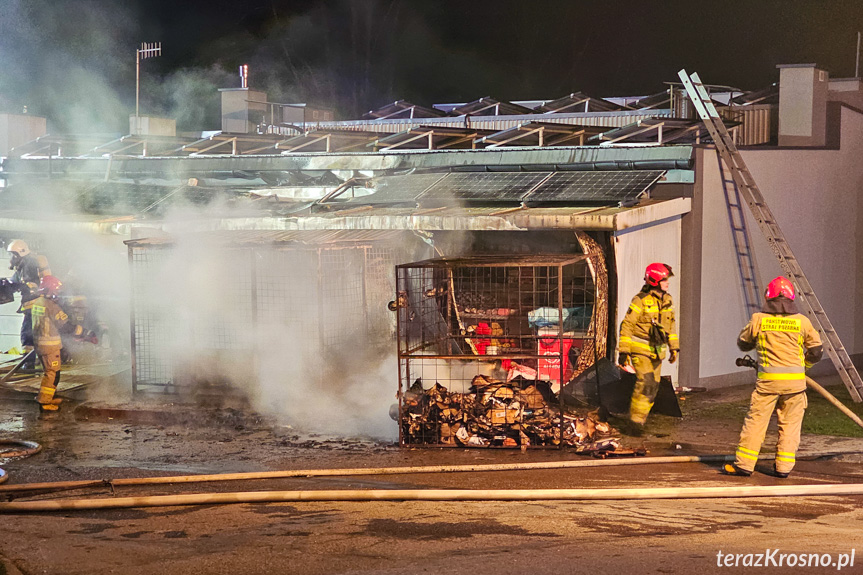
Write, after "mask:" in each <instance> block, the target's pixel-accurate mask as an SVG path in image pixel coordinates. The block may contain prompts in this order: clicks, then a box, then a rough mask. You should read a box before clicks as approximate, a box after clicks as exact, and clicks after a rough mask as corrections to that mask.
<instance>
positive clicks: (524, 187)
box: [417, 172, 549, 205]
mask: <svg viewBox="0 0 863 575" xmlns="http://www.w3.org/2000/svg"><path fill="white" fill-rule="evenodd" d="M548 175H549V173H548V172H503V173H488V172H474V173H471V172H467V173H464V172H463V173H453V174H449V175H448V176H447V177H446V178H444V179H443V180H441V181H439V182H438V183H436V184H435V185H434V186H432V187H431V188H429V189H428V190H426V191H425V192H423V193H422V194H421V195H420V196H419V197H418V198H417V202H418V203H419V204H420V205H431V204H441V203H444V204H446V203H449V202H450V201H452V200H456V201H459V202H464V201H479V202H519V201H521V198H523V197H524V196H525V194H527V193H528V192H529V191H530V190H531V189H533V188H534V187H535V186H536V185H537V184H538V183H540V182H541V181H542V180H543V179H545V178H547V177H548Z"/></svg>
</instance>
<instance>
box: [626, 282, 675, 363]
mask: <svg viewBox="0 0 863 575" xmlns="http://www.w3.org/2000/svg"><path fill="white" fill-rule="evenodd" d="M653 326H657V327H659V328H661V329H662V331H663V332H664V333H665V336H666V337H667V339H668V342H667V345H666V344H665V343H664V342H659V341H651V337H650V333H651V328H652V327H653ZM654 331H656V330H654ZM654 339H655V338H654ZM667 349H672V350H674V351H679V350H680V342H679V340H678V337H677V325H676V322H675V319H674V304H673V302H672V301H671V296H670V295H669V294H667V293H665V292H663V291H661V290H659V289H651V290H650V291H644V290H642V291H640V292H638V293H637V294H636V295H635V297H634V298H632V303H630V304H629V309H628V310H626V315H625V316H624V317H623V321H622V322H621V324H620V341H619V342H618V351H619V352H620V353H630V354H638V355H645V356H647V357H649V358H651V359H665V352H666V350H667Z"/></svg>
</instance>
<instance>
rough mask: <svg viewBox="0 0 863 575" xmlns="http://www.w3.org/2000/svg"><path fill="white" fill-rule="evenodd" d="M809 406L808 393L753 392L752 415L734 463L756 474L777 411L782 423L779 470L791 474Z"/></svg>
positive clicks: (747, 421)
mask: <svg viewBox="0 0 863 575" xmlns="http://www.w3.org/2000/svg"><path fill="white" fill-rule="evenodd" d="M807 405H808V402H807V399H806V392H805V391H798V392H797V393H782V394H776V393H764V392H761V391H758V390H757V389H756V390H755V391H753V392H752V397H751V398H750V402H749V413H747V414H746V420H745V421H744V422H743V430H742V431H741V432H740V442H739V443H738V445H737V453H736V454H735V457H734V463H735V465H737V467H739V468H741V469H746V470H749V471H752V470H753V469H755V463H756V462H757V461H758V453H759V451H760V450H761V444H762V443H763V442H764V436H765V435H766V433H767V425H768V424H769V423H770V416H771V415H772V414H773V410H774V409H775V410H776V421H777V423H778V424H779V440H778V441H777V442H776V462H775V463H776V471H778V472H780V473H790V472H791V470H792V469H793V468H794V463H795V462H796V459H795V457H796V455H797V447H798V446H799V445H800V427H801V425H802V424H803V412H804V411H806V406H807Z"/></svg>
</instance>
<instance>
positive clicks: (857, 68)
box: [854, 32, 860, 78]
mask: <svg viewBox="0 0 863 575" xmlns="http://www.w3.org/2000/svg"><path fill="white" fill-rule="evenodd" d="M854 77H855V78H859V77H860V32H857V57H856V58H855V63H854Z"/></svg>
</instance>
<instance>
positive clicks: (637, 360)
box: [629, 355, 662, 425]
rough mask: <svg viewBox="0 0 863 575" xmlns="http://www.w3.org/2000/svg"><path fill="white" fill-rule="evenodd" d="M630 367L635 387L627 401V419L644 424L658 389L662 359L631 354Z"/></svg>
mask: <svg viewBox="0 0 863 575" xmlns="http://www.w3.org/2000/svg"><path fill="white" fill-rule="evenodd" d="M632 367H633V369H635V387H634V388H633V389H632V399H631V400H630V403H629V419H631V420H632V421H633V422H635V423H637V424H639V425H644V422H645V421H647V416H648V414H650V410H651V409H653V402H654V400H655V399H656V394H657V392H658V391H659V378H660V375H661V372H662V360H659V359H650V358H649V357H647V356H646V355H633V356H632Z"/></svg>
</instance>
